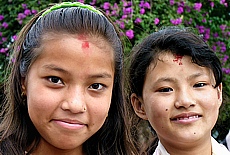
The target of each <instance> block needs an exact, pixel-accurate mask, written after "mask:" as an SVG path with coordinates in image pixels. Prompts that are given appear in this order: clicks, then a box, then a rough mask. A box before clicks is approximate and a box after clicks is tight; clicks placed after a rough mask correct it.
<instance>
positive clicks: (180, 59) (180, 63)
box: [173, 55, 183, 65]
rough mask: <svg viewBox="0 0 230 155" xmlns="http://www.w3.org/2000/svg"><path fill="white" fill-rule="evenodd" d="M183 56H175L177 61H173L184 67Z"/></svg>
mask: <svg viewBox="0 0 230 155" xmlns="http://www.w3.org/2000/svg"><path fill="white" fill-rule="evenodd" d="M182 58H183V56H182V55H175V59H173V62H177V63H179V65H182Z"/></svg>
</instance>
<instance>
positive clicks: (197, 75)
mask: <svg viewBox="0 0 230 155" xmlns="http://www.w3.org/2000/svg"><path fill="white" fill-rule="evenodd" d="M200 76H207V75H205V74H203V73H200V72H199V73H195V74H192V75H190V76H189V77H188V80H191V79H195V78H197V77H200Z"/></svg>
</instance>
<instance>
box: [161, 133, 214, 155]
mask: <svg viewBox="0 0 230 155" xmlns="http://www.w3.org/2000/svg"><path fill="white" fill-rule="evenodd" d="M161 143H162V145H163V146H164V147H165V149H166V150H167V152H168V153H169V154H170V155H194V154H195V155H211V154H212V143H211V137H210V138H208V139H203V140H198V141H195V142H187V143H185V142H175V141H173V142H172V143H170V142H164V141H163V142H161Z"/></svg>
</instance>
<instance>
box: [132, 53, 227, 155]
mask: <svg viewBox="0 0 230 155" xmlns="http://www.w3.org/2000/svg"><path fill="white" fill-rule="evenodd" d="M174 60H175V56H174V55H172V54H171V53H167V54H164V55H160V56H159V60H158V61H157V64H154V63H152V64H151V65H150V67H149V69H148V70H147V74H146V78H145V81H144V86H143V97H139V96H136V94H132V95H131V102H132V105H133V107H134V110H135V112H136V114H137V115H138V116H139V117H141V118H142V119H145V120H148V121H149V122H150V124H151V126H152V127H153V128H154V130H155V131H156V133H157V135H158V137H159V139H160V141H161V143H162V144H163V146H164V147H165V148H166V150H167V151H168V152H169V153H170V155H193V154H196V155H210V154H211V129H212V128H213V126H214V125H215V123H216V121H217V118H218V113H219V108H220V105H221V103H222V84H221V85H219V86H218V87H217V88H214V87H213V86H214V85H215V79H214V76H213V73H212V71H211V70H210V69H208V68H206V67H200V66H198V65H197V64H194V63H192V62H191V57H189V56H184V57H182V58H181V63H180V64H178V62H175V61H174Z"/></svg>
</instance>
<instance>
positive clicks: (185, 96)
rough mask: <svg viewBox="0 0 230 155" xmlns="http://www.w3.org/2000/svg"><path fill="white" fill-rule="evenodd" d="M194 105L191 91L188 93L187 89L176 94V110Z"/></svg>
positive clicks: (194, 101)
mask: <svg viewBox="0 0 230 155" xmlns="http://www.w3.org/2000/svg"><path fill="white" fill-rule="evenodd" d="M195 105H196V100H195V99H194V95H193V94H192V91H189V90H188V89H183V90H180V91H179V92H178V93H177V95H176V100H175V107H176V108H185V109H187V108H189V107H191V106H195Z"/></svg>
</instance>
